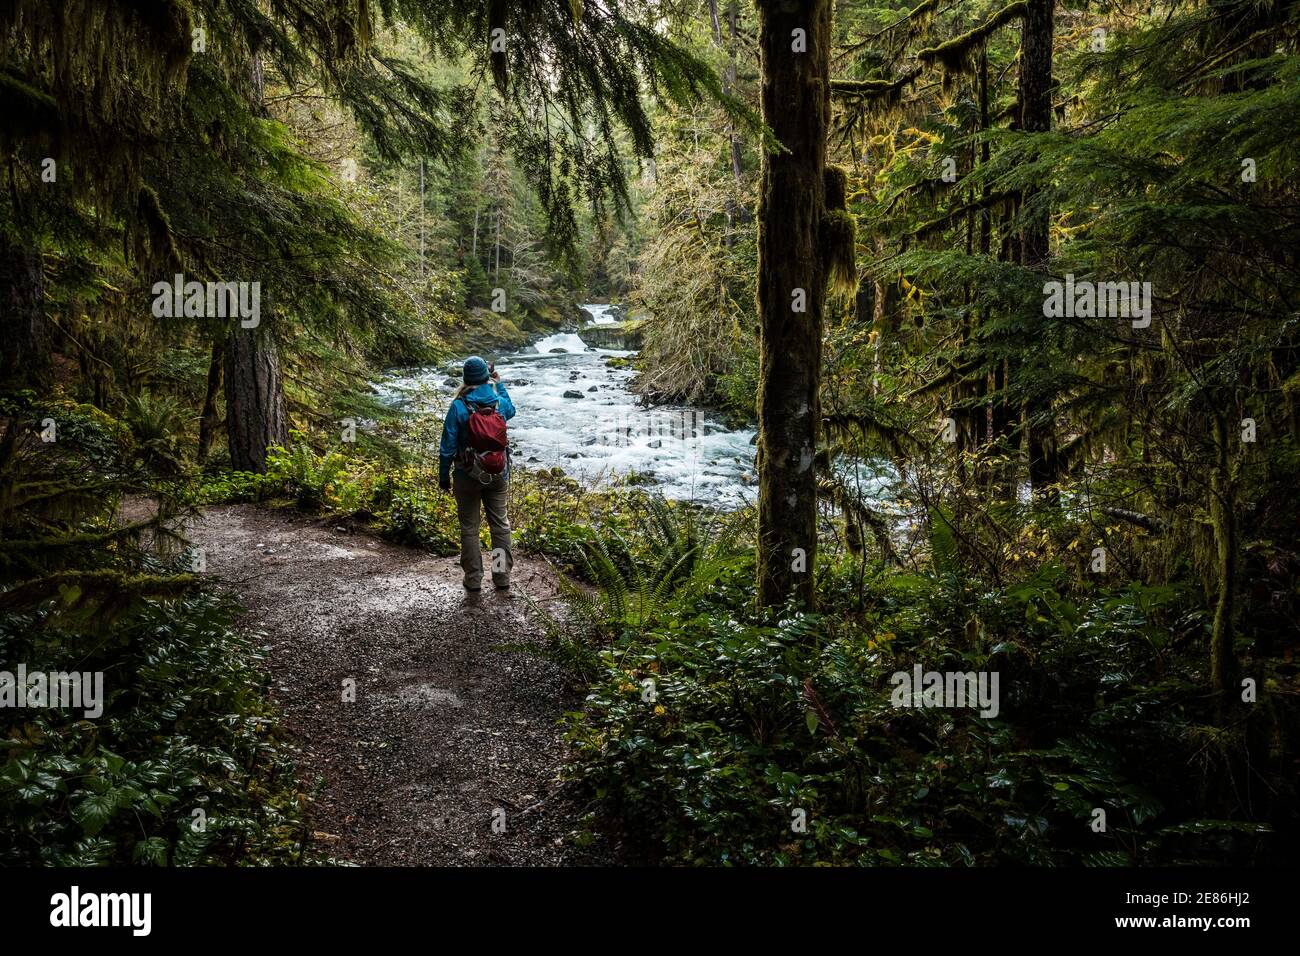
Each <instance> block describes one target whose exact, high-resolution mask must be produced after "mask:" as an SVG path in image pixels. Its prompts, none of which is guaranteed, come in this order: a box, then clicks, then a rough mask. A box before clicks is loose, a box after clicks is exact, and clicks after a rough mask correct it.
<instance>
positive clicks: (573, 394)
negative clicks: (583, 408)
mask: <svg viewBox="0 0 1300 956" xmlns="http://www.w3.org/2000/svg"><path fill="white" fill-rule="evenodd" d="M564 397H565V398H582V392H580V391H578V390H577V389H576V388H571V389H568V390H567V391H566V392H565V393H564Z"/></svg>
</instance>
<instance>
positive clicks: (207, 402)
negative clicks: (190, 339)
mask: <svg viewBox="0 0 1300 956" xmlns="http://www.w3.org/2000/svg"><path fill="white" fill-rule="evenodd" d="M225 355H226V348H225V345H224V344H223V343H222V342H221V341H220V340H217V341H214V342H213V343H212V358H211V359H210V360H209V361H208V388H207V391H206V392H205V393H204V395H203V411H202V412H200V413H199V465H200V466H201V465H202V464H203V462H204V461H205V460H206V459H207V457H208V452H209V451H210V450H211V449H212V436H213V435H215V434H216V431H217V425H218V424H219V421H218V418H217V396H218V395H219V394H220V393H221V366H222V363H223V362H224V360H225Z"/></svg>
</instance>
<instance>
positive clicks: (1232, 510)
mask: <svg viewBox="0 0 1300 956" xmlns="http://www.w3.org/2000/svg"><path fill="white" fill-rule="evenodd" d="M1212 428H1213V432H1214V450H1215V463H1214V470H1213V471H1212V472H1211V473H1210V525H1211V527H1212V528H1213V530H1214V549H1215V550H1214V554H1215V561H1214V576H1215V581H1216V591H1217V594H1216V598H1215V604H1214V623H1213V624H1212V625H1211V628H1210V687H1211V688H1212V689H1213V690H1214V692H1215V695H1216V697H1217V699H1218V702H1219V707H1220V708H1222V707H1223V705H1224V704H1225V703H1226V702H1227V695H1228V692H1229V690H1230V689H1231V688H1232V686H1233V684H1234V683H1235V681H1236V679H1237V656H1236V653H1235V650H1234V648H1233V627H1232V618H1233V615H1234V613H1235V611H1236V589H1237V515H1236V504H1237V495H1236V483H1235V481H1234V476H1233V474H1232V459H1231V454H1230V452H1229V450H1228V444H1229V441H1230V438H1229V433H1230V429H1229V427H1228V422H1227V420H1226V419H1225V418H1224V416H1223V415H1221V414H1216V415H1215V416H1214V418H1213V420H1212Z"/></svg>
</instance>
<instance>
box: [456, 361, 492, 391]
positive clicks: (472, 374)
mask: <svg viewBox="0 0 1300 956" xmlns="http://www.w3.org/2000/svg"><path fill="white" fill-rule="evenodd" d="M461 377H462V378H464V380H465V384H466V385H482V384H483V383H484V382H486V381H487V380H488V363H487V362H485V361H483V360H482V359H481V358H479V357H478V356H477V355H471V356H470V357H469V358H467V359H465V370H464V372H462V373H461Z"/></svg>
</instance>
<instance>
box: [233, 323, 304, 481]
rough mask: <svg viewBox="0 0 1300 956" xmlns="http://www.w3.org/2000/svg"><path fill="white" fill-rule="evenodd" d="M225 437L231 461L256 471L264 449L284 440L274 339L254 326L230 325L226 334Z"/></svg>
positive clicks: (285, 427)
mask: <svg viewBox="0 0 1300 956" xmlns="http://www.w3.org/2000/svg"><path fill="white" fill-rule="evenodd" d="M226 438H227V440H228V442H229V444H230V464H231V466H232V467H233V468H234V469H235V470H236V471H255V472H257V473H258V474H265V473H266V452H267V449H268V448H270V447H271V446H272V445H287V444H288V442H289V420H288V417H287V416H286V414H285V408H284V388H283V384H282V382H281V379H280V360H279V358H278V356H277V355H276V349H275V340H274V339H273V338H272V337H271V335H270V333H269V332H267V331H266V330H264V329H262V328H260V327H259V328H255V329H245V328H239V327H236V328H235V330H234V331H233V332H232V333H231V334H230V338H229V339H227V340H226Z"/></svg>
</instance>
